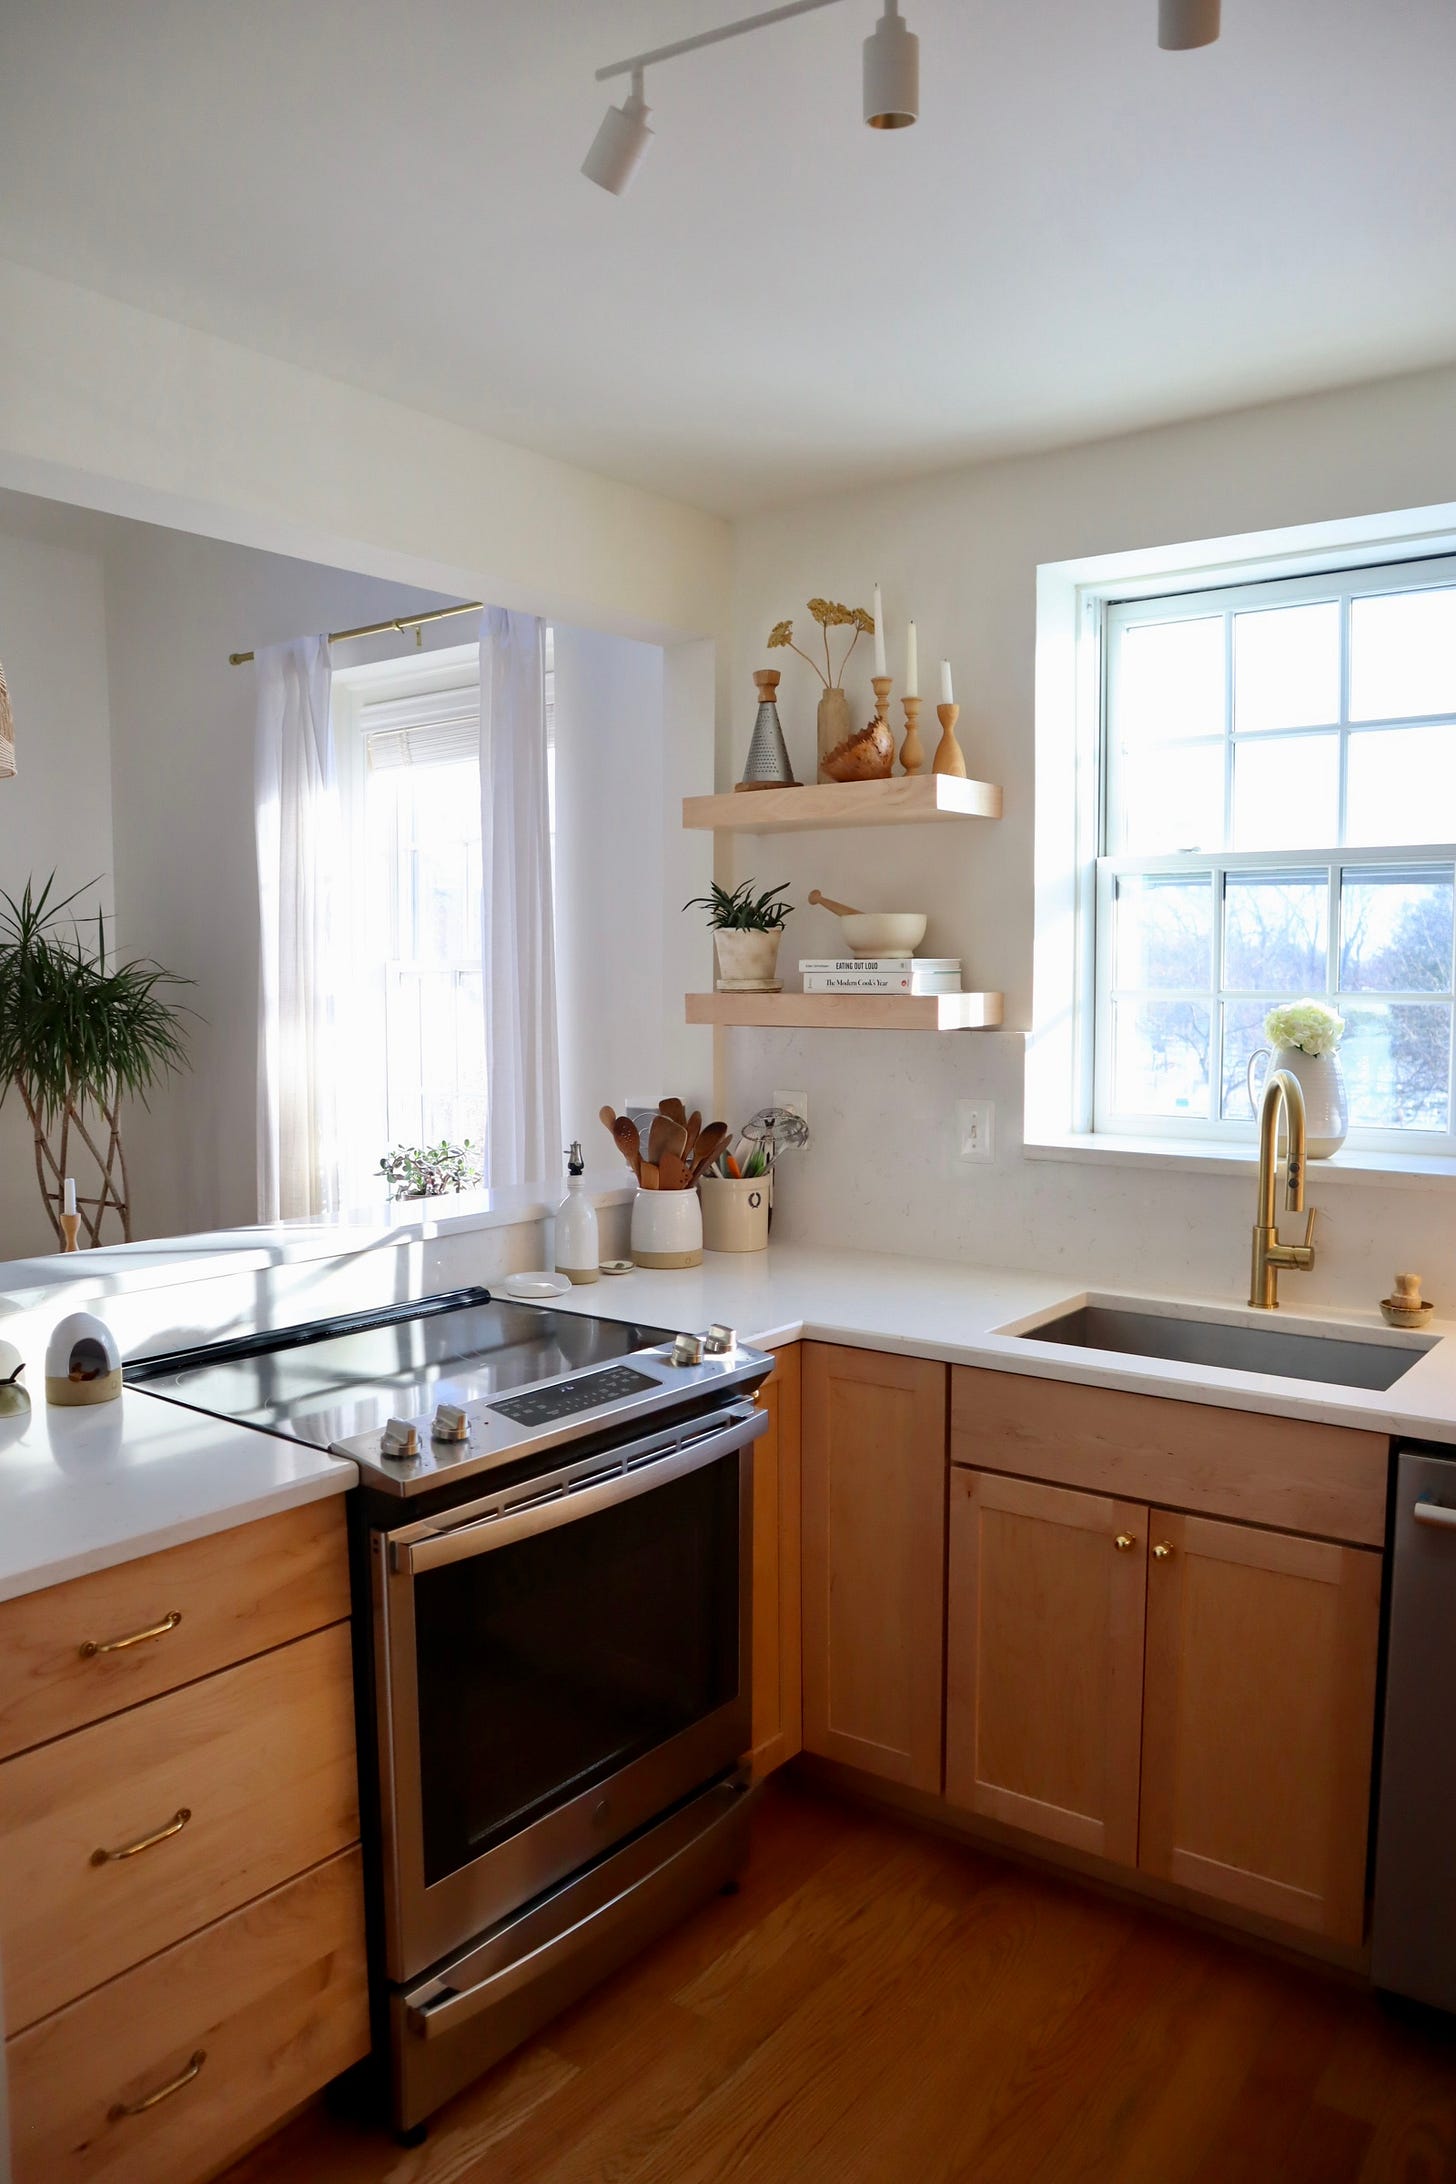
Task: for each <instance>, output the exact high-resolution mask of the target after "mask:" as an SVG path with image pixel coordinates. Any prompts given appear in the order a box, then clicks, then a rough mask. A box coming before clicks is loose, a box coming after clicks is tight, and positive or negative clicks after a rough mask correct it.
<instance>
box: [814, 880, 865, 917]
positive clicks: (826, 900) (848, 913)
mask: <svg viewBox="0 0 1456 2184" xmlns="http://www.w3.org/2000/svg"><path fill="white" fill-rule="evenodd" d="M809 900H810V902H817V903H818V905H819V907H820V909H821V910H832V911H833V912H834V915H835V916H836V917H837V918H862V917H863V916H864V912H863V911H862V910H851V909H850V907H849V904H848V903H847V902H836V901H835V900H834V897H833V896H832V895H821V894H820V892H819V890H818V888H817V887H811V888H810V890H809Z"/></svg>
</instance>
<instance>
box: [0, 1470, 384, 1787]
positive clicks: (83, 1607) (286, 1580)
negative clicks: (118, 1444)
mask: <svg viewBox="0 0 1456 2184" xmlns="http://www.w3.org/2000/svg"><path fill="white" fill-rule="evenodd" d="M348 1612H349V1568H348V1556H347V1551H346V1547H345V1536H344V1501H343V1496H342V1495H338V1496H335V1497H333V1498H332V1499H330V1500H328V1501H322V1502H310V1503H309V1504H308V1506H307V1507H306V1508H303V1509H289V1510H285V1511H284V1512H283V1514H282V1515H281V1516H276V1517H262V1518H259V1519H258V1521H257V1522H256V1523H253V1524H241V1525H238V1526H236V1527H235V1528H234V1529H233V1530H232V1531H229V1532H216V1533H214V1534H213V1535H212V1537H211V1538H209V1539H198V1540H191V1541H189V1542H188V1544H187V1545H186V1546H185V1547H169V1548H167V1549H166V1551H165V1552H164V1553H162V1554H158V1555H144V1556H142V1557H141V1559H140V1560H139V1561H136V1562H125V1563H122V1564H120V1565H119V1566H118V1567H117V1568H116V1569H113V1570H98V1571H96V1572H95V1574H94V1575H93V1576H90V1577H77V1578H72V1579H71V1581H70V1583H69V1584H65V1585H52V1586H51V1587H50V1588H49V1589H48V1590H46V1591H44V1592H38V1593H27V1594H25V1595H24V1596H23V1597H22V1598H20V1599H18V1600H6V1601H4V1602H0V1758H5V1757H8V1755H9V1754H10V1753H12V1752H20V1751H24V1750H25V1749H26V1748H27V1746H29V1745H32V1744H40V1743H42V1742H43V1741H44V1740H45V1739H46V1738H48V1737H58V1736H63V1735H65V1734H66V1733H67V1731H69V1730H72V1729H79V1728H81V1727H82V1726H83V1724H84V1723H86V1722H90V1721H100V1720H101V1719H102V1717H103V1716H104V1715H107V1714H115V1713H118V1712H119V1711H120V1710H121V1708H122V1707H124V1706H135V1705H136V1704H137V1702H138V1701H139V1700H141V1699H154V1698H156V1696H157V1695H158V1693H159V1692H162V1691H173V1690H175V1689H176V1688H177V1686H178V1685H179V1684H185V1683H191V1682H192V1681H193V1680H194V1678H196V1677H198V1676H210V1675H211V1674H212V1672H213V1670H214V1669H219V1668H227V1667H229V1666H231V1664H232V1663H233V1662H234V1661H245V1660H247V1659H249V1658H250V1656H252V1655H253V1654H256V1653H264V1652H267V1651H268V1649H269V1648H270V1647H272V1646H279V1645H284V1644H286V1642H287V1641H288V1640H289V1639H290V1638H301V1637H302V1636H303V1635H304V1633H305V1632H307V1631H311V1630H322V1629H323V1628H324V1626H325V1625H326V1624H328V1623H337V1622H338V1621H339V1620H340V1619H341V1618H342V1617H344V1616H346V1615H347V1614H348ZM144 1631H156V1632H157V1635H156V1636H155V1637H150V1638H145V1637H144V1638H141V1639H139V1640H138V1641H137V1642H136V1643H135V1644H130V1645H129V1644H126V1643H124V1642H123V1644H122V1645H121V1646H120V1648H119V1649H118V1650H115V1651H112V1650H104V1649H109V1648H113V1647H115V1646H116V1641H117V1640H118V1639H120V1640H122V1641H125V1640H127V1639H130V1638H135V1637H136V1634H137V1633H138V1632H144ZM83 1648H94V1649H96V1650H91V1651H83Z"/></svg>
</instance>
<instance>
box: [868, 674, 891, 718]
mask: <svg viewBox="0 0 1456 2184" xmlns="http://www.w3.org/2000/svg"><path fill="white" fill-rule="evenodd" d="M893 687H894V683H893V679H892V678H891V677H890V676H889V675H871V677H870V688H871V690H873V692H874V694H875V719H876V720H885V707H886V706H887V705H888V704H889V702H890V692H891V690H892V689H893ZM889 725H890V724H889V722H888V721H885V726H886V727H887V728H888V727H889Z"/></svg>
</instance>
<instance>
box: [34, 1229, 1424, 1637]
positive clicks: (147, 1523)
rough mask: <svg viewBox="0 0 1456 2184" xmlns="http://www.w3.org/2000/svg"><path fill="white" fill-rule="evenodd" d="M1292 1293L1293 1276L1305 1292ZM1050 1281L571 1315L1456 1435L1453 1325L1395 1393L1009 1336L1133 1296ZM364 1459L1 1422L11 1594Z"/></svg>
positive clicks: (574, 1300) (246, 1439)
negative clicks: (729, 1330)
mask: <svg viewBox="0 0 1456 2184" xmlns="http://www.w3.org/2000/svg"><path fill="white" fill-rule="evenodd" d="M1291 1286H1292V1285H1291ZM1138 1296H1139V1292H1137V1291H1135V1290H1133V1291H1127V1292H1124V1293H1122V1294H1121V1295H1118V1294H1117V1293H1114V1292H1110V1291H1107V1290H1097V1291H1088V1290H1085V1289H1077V1288H1075V1287H1074V1286H1072V1285H1071V1284H1069V1283H1068V1282H1067V1281H1065V1280H1064V1279H1061V1278H1059V1277H1057V1276H1054V1275H1039V1274H1020V1273H1006V1272H1004V1271H1001V1270H998V1269H996V1268H993V1267H968V1266H960V1265H954V1264H950V1263H942V1262H939V1261H934V1260H923V1259H910V1258H896V1257H890V1256H888V1255H885V1256H876V1255H869V1254H864V1253H860V1252H848V1251H815V1250H810V1249H807V1248H804V1247H799V1246H794V1245H774V1246H771V1247H770V1249H769V1250H768V1251H766V1252H745V1253H713V1252H710V1253H709V1254H708V1255H707V1256H706V1257H705V1259H704V1261H703V1264H702V1265H701V1266H700V1267H692V1268H687V1269H684V1270H681V1271H673V1272H671V1273H651V1272H648V1271H646V1270H645V1269H644V1270H642V1271H639V1272H635V1273H632V1274H627V1275H622V1276H619V1277H603V1279H602V1280H601V1281H599V1282H596V1283H593V1284H591V1285H589V1286H587V1287H584V1288H578V1289H574V1290H573V1291H572V1292H571V1294H570V1295H569V1296H566V1297H563V1298H561V1299H560V1300H559V1309H561V1310H563V1311H570V1312H584V1313H588V1314H591V1313H595V1314H598V1315H599V1316H601V1317H602V1318H604V1319H638V1320H642V1321H645V1322H648V1323H649V1324H654V1325H658V1326H664V1327H671V1328H688V1329H701V1328H704V1327H706V1326H707V1325H708V1324H709V1322H710V1321H712V1320H726V1321H728V1322H730V1323H731V1324H732V1325H733V1326H734V1327H736V1328H737V1330H738V1332H739V1334H740V1336H742V1337H743V1338H744V1340H746V1341H749V1342H754V1343H758V1344H764V1345H774V1344H779V1343H784V1342H793V1341H796V1340H798V1339H799V1338H800V1337H808V1338H810V1339H813V1340H819V1341H824V1342H838V1343H845V1344H848V1345H850V1346H851V1347H854V1348H859V1349H869V1350H898V1351H901V1352H903V1353H904V1354H906V1355H909V1356H916V1357H930V1358H939V1359H944V1360H946V1361H947V1362H949V1363H952V1364H964V1365H981V1366H987V1367H990V1368H991V1369H993V1370H996V1371H1001V1372H1019V1373H1026V1374H1029V1375H1031V1376H1033V1377H1039V1378H1040V1377H1044V1378H1049V1379H1058V1380H1073V1381H1080V1382H1084V1383H1087V1384H1089V1385H1097V1386H1103V1387H1112V1388H1125V1389H1129V1390H1132V1391H1134V1392H1137V1393H1141V1394H1146V1395H1162V1396H1168V1397H1172V1398H1174V1399H1175V1400H1177V1401H1181V1402H1189V1403H1212V1404H1217V1405H1221V1406H1223V1407H1224V1408H1227V1409H1233V1410H1256V1411H1267V1412H1272V1413H1275V1414H1276V1415H1279V1416H1283V1417H1288V1418H1312V1419H1322V1420H1324V1421H1326V1422H1327V1423H1329V1424H1332V1425H1341V1426H1356V1427H1364V1428H1366V1429H1367V1430H1369V1431H1373V1432H1377V1433H1382V1434H1392V1435H1398V1436H1402V1437H1406V1438H1410V1439H1413V1440H1426V1441H1437V1442H1448V1443H1456V1323H1452V1322H1449V1321H1448V1322H1444V1323H1443V1322H1441V1321H1433V1322H1432V1324H1431V1327H1430V1328H1429V1329H1428V1330H1427V1332H1428V1334H1429V1335H1437V1336H1441V1337H1443V1338H1444V1339H1442V1340H1441V1341H1439V1342H1437V1343H1436V1344H1435V1346H1434V1347H1432V1348H1430V1349H1429V1350H1427V1351H1425V1353H1424V1354H1422V1355H1419V1356H1418V1358H1417V1362H1416V1363H1415V1364H1414V1365H1413V1366H1412V1367H1411V1369H1410V1371H1409V1372H1407V1373H1405V1374H1404V1375H1403V1376H1402V1378H1401V1379H1399V1380H1398V1381H1397V1382H1396V1383H1395V1385H1394V1386H1393V1387H1391V1388H1389V1389H1386V1390H1373V1389H1363V1388H1343V1387H1339V1386H1335V1385H1327V1384H1324V1383H1318V1382H1310V1381H1304V1380H1290V1379H1284V1378H1281V1377H1279V1376H1277V1375H1273V1374H1265V1373H1247V1372H1232V1371H1225V1370H1223V1369H1220V1368H1216V1367H1211V1366H1206V1365H1184V1364H1177V1363H1171V1362H1163V1361H1161V1360H1154V1359H1141V1358H1132V1357H1126V1356H1121V1355H1116V1354H1113V1353H1110V1352H1105V1351H1104V1352H1089V1351H1078V1350H1074V1349H1070V1348H1067V1347H1065V1346H1063V1345H1060V1344H1054V1343H1042V1342H1037V1341H1035V1340H1033V1341H1021V1340H1018V1339H1017V1338H1016V1337H1015V1336H1013V1335H1011V1334H1007V1333H1005V1332H1003V1330H1005V1329H1006V1328H1008V1327H1011V1326H1015V1325H1017V1324H1019V1323H1022V1322H1024V1321H1025V1320H1027V1319H1029V1318H1033V1317H1036V1316H1038V1315H1041V1314H1045V1313H1047V1312H1049V1311H1050V1310H1052V1309H1053V1308H1054V1307H1056V1306H1059V1305H1065V1306H1074V1305H1077V1304H1081V1303H1086V1302H1096V1301H1099V1300H1105V1301H1107V1302H1121V1301H1131V1300H1133V1299H1136V1298H1137V1297H1138ZM1159 1301H1161V1302H1162V1303H1164V1304H1168V1303H1176V1304H1178V1306H1179V1309H1180V1310H1183V1311H1187V1312H1191V1313H1193V1314H1194V1315H1195V1316H1205V1317H1209V1318H1217V1319H1243V1320H1247V1321H1248V1322H1250V1323H1251V1324H1255V1325H1269V1324H1271V1322H1270V1320H1269V1317H1268V1316H1267V1315H1265V1314H1263V1313H1259V1312H1251V1311H1250V1310H1249V1309H1248V1308H1247V1307H1246V1306H1244V1305H1243V1304H1242V1303H1241V1302H1240V1301H1239V1300H1238V1299H1236V1298H1235V1297H1233V1296H1231V1295H1230V1296H1224V1297H1202V1298H1188V1299H1183V1300H1177V1299H1163V1300H1159ZM1277 1324H1278V1329H1279V1331H1280V1332H1281V1333H1285V1334H1306V1333H1307V1334H1315V1335H1318V1334H1321V1333H1324V1334H1326V1335H1329V1334H1339V1335H1341V1336H1347V1337H1348V1336H1356V1337H1361V1338H1369V1339H1370V1340H1373V1341H1376V1342H1379V1343H1382V1344H1386V1345H1389V1346H1392V1347H1394V1348H1410V1347H1411V1346H1412V1343H1413V1341H1414V1340H1416V1339H1417V1338H1412V1337H1409V1336H1402V1335H1398V1334H1392V1333H1391V1332H1389V1331H1388V1330H1387V1329H1386V1328H1385V1327H1384V1326H1383V1325H1382V1323H1381V1320H1380V1317H1379V1314H1378V1313H1377V1312H1373V1311H1371V1312H1359V1311H1337V1310H1321V1311H1320V1312H1319V1313H1318V1314H1317V1315H1315V1314H1302V1313H1300V1312H1299V1311H1298V1310H1297V1309H1295V1308H1294V1305H1293V1300H1291V1302H1290V1304H1289V1305H1287V1306H1285V1307H1284V1308H1283V1309H1281V1311H1280V1312H1279V1314H1278V1321H1277ZM356 1476H357V1474H356V1472H355V1468H354V1466H353V1465H352V1464H351V1463H346V1462H343V1461H341V1460H339V1459H336V1458H334V1457H331V1456H327V1455H324V1454H322V1453H320V1452H319V1451H318V1450H315V1449H309V1448H303V1447H300V1446H297V1445H295V1444H294V1443H292V1442H289V1441H283V1440H279V1439H278V1438H277V1437H276V1436H274V1435H272V1434H265V1433H259V1432H256V1431H254V1430H253V1429H252V1428H250V1427H247V1426H237V1425H232V1424H230V1423H227V1422H225V1421H222V1420H218V1419H210V1418H206V1417H203V1416H201V1415H200V1414H198V1413H196V1412H193V1411H187V1410H183V1409H181V1408H180V1407H179V1406H178V1405H176V1404H174V1403H169V1402H166V1401H164V1400H163V1399H162V1398H160V1397H158V1396H153V1395H151V1394H150V1393H148V1391H147V1390H145V1389H142V1388H128V1389H126V1390H125V1391H124V1393H123V1395H122V1397H121V1400H120V1401H119V1402H117V1403H107V1404H101V1405H98V1406H96V1407H95V1408H93V1409H80V1410H55V1409H51V1408H49V1407H48V1406H47V1405H46V1404H45V1403H44V1402H43V1401H41V1402H36V1403H35V1404H34V1407H33V1409H32V1410H31V1411H30V1413H29V1414H28V1416H26V1417H25V1418H23V1419H0V1599H8V1598H12V1597H14V1596H15V1595H17V1594H21V1593H26V1592H33V1591H37V1590H39V1589H40V1587H42V1586H45V1585H54V1584H58V1583H60V1582H61V1581H62V1580H64V1579H66V1578H70V1577H77V1576H80V1575H82V1574H83V1573H85V1572H86V1571H89V1570H97V1569H104V1568H106V1567H107V1566H108V1565H110V1564H112V1563H117V1562H124V1561H128V1560H130V1559H131V1558H132V1557H133V1556H136V1555H143V1554H150V1553H152V1552H154V1551H155V1550H157V1549H159V1548H163V1547H172V1546H176V1545H178V1544H179V1543H180V1542H181V1541H183V1540H188V1539H197V1538H201V1537H202V1536H203V1535H205V1534H207V1533H209V1532H217V1531H223V1530H225V1529H227V1528H228V1527H229V1526H232V1525H237V1524H244V1523H247V1522H249V1521H250V1520H251V1519H253V1518H255V1517H263V1516H269V1515H271V1514H272V1513H273V1512H274V1511H276V1510H279V1509H286V1508H290V1507H292V1506H294V1505H295V1504H297V1503H299V1502H305V1501H312V1500H316V1499H318V1498H320V1497H322V1496H324V1495H327V1494H340V1493H344V1492H346V1491H347V1490H348V1488H349V1487H351V1486H352V1485H353V1484H354V1483H355V1479H356Z"/></svg>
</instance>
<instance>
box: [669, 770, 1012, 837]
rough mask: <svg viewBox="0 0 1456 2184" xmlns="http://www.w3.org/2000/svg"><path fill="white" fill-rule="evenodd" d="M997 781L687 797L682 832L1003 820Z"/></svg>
mask: <svg viewBox="0 0 1456 2184" xmlns="http://www.w3.org/2000/svg"><path fill="white" fill-rule="evenodd" d="M1000 817H1001V791H1000V789H999V787H998V786H997V784H996V783H995V782H994V781H962V780H960V779H959V777H958V776H957V775H955V774H892V775H891V776H890V778H889V779H888V780H885V781H823V782H818V783H815V784H813V785H812V786H808V787H804V788H796V789H748V790H744V791H742V792H741V793H738V794H730V795H728V796H685V797H684V798H683V825H684V826H685V827H693V828H697V829H704V828H708V829H712V830H713V831H714V832H716V833H724V834H726V833H735V834H787V833H793V832H798V831H800V830H804V829H808V828H811V827H903V826H916V825H922V824H925V823H926V822H929V821H935V820H946V819H999V818H1000Z"/></svg>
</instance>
